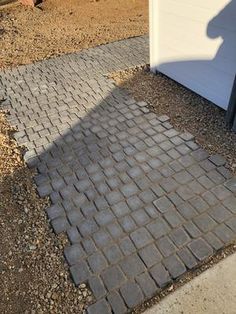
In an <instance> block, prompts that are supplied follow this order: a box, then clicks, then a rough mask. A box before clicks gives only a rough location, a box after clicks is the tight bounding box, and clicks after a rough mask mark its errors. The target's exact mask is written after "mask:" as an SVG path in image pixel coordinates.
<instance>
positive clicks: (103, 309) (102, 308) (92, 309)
mask: <svg viewBox="0 0 236 314" xmlns="http://www.w3.org/2000/svg"><path fill="white" fill-rule="evenodd" d="M87 312H88V314H101V313H103V314H112V312H111V308H110V305H109V303H108V302H107V301H106V300H105V299H102V300H99V301H97V302H96V303H94V304H92V305H90V306H89V307H88V309H87Z"/></svg>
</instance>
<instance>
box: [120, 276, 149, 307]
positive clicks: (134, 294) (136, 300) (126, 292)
mask: <svg viewBox="0 0 236 314" xmlns="http://www.w3.org/2000/svg"><path fill="white" fill-rule="evenodd" d="M120 292H121V295H122V297H123V298H124V300H125V303H126V304H127V306H128V307H129V308H133V307H135V306H137V305H139V304H141V303H142V301H143V299H144V297H143V293H142V291H141V289H140V288H139V286H138V285H137V284H136V283H135V282H132V281H128V282H127V283H125V284H124V285H123V286H122V287H121V289H120Z"/></svg>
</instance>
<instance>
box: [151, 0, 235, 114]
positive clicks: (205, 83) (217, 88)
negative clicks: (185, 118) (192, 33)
mask: <svg viewBox="0 0 236 314" xmlns="http://www.w3.org/2000/svg"><path fill="white" fill-rule="evenodd" d="M187 32H188V30H187ZM206 36H207V37H208V38H209V39H211V40H215V39H217V40H218V39H219V38H222V43H221V45H220V46H219V48H218V49H217V51H216V53H215V55H214V53H213V58H212V59H206V60H204V59H203V60H201V59H200V58H199V60H195V59H194V60H177V61H174V60H173V62H167V63H160V64H157V66H156V69H157V70H158V71H160V72H162V73H163V74H165V75H167V76H169V77H171V78H172V79H174V80H176V81H178V82H179V83H181V84H182V85H184V86H186V87H188V88H189V89H191V90H193V91H194V92H196V93H198V94H199V95H201V96H203V97H204V98H207V99H208V100H210V101H211V102H213V103H214V104H216V105H218V106H219V107H221V108H223V109H228V106H229V103H230V97H231V94H232V89H233V83H234V78H235V74H236V1H235V0H232V1H231V2H230V3H229V4H228V5H226V6H225V7H224V8H223V10H221V11H220V12H219V13H218V14H217V15H216V16H214V18H212V19H211V20H210V21H209V23H208V25H207V29H206ZM202 39H204V34H202ZM198 48H200V51H201V53H202V55H204V54H205V53H206V51H207V50H208V47H199V46H198V47H197V46H196V50H197V49H198ZM171 49H172V48H171ZM180 49H181V46H180ZM198 50H199V49H198ZM191 51H193V50H191ZM211 51H212V48H210V52H211ZM210 54H212V53H210Z"/></svg>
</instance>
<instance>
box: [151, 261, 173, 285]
mask: <svg viewBox="0 0 236 314" xmlns="http://www.w3.org/2000/svg"><path fill="white" fill-rule="evenodd" d="M150 274H151V276H152V277H153V279H154V280H155V282H156V283H157V284H158V286H159V287H160V288H164V287H165V286H167V285H168V284H169V283H170V282H171V278H170V275H169V273H168V272H167V270H166V269H165V267H164V266H163V265H162V264H160V263H159V264H157V265H155V266H153V267H152V268H151V269H150Z"/></svg>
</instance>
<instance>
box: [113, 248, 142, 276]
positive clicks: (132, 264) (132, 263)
mask: <svg viewBox="0 0 236 314" xmlns="http://www.w3.org/2000/svg"><path fill="white" fill-rule="evenodd" d="M119 265H120V267H121V269H122V270H123V272H124V273H125V274H126V276H128V277H135V276H137V275H139V274H141V273H142V272H144V271H145V266H144V264H143V262H142V260H141V259H140V257H139V256H138V255H137V254H133V255H130V256H127V257H126V258H125V259H123V260H122V261H121V262H120V263H119Z"/></svg>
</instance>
